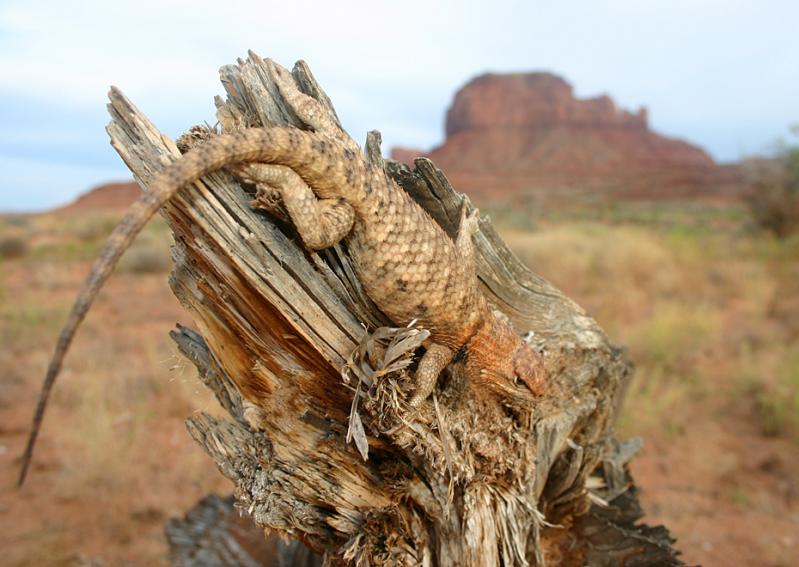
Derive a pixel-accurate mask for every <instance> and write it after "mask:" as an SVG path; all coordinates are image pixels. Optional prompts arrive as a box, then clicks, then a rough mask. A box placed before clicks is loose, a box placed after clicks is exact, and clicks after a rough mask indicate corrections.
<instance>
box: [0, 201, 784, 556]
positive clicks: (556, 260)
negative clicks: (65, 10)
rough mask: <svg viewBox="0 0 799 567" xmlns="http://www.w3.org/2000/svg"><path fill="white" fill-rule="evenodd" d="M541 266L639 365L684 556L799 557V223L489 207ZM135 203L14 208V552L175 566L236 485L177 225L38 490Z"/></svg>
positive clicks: (636, 208) (642, 458) (6, 340)
mask: <svg viewBox="0 0 799 567" xmlns="http://www.w3.org/2000/svg"><path fill="white" fill-rule="evenodd" d="M483 210H484V212H488V213H489V214H490V215H491V217H492V219H493V220H494V222H495V223H496V224H497V226H498V227H499V228H500V230H501V232H502V234H503V235H504V237H505V238H506V240H507V241H508V242H509V244H510V245H511V246H512V248H513V249H514V250H515V251H516V253H517V254H518V255H519V256H520V257H521V258H522V259H523V260H524V261H525V262H526V263H528V264H529V265H530V266H531V267H532V268H533V269H534V270H536V271H537V272H538V273H540V274H541V275H543V276H544V277H546V278H548V279H549V280H551V281H552V282H553V283H555V284H556V285H557V286H558V287H560V288H561V289H563V290H564V291H565V292H566V293H567V294H569V295H570V296H571V297H572V298H574V299H575V300H576V301H577V302H578V303H580V304H581V305H582V306H583V307H585V308H586V309H587V310H588V312H589V313H590V314H591V315H593V316H594V317H595V318H596V319H597V320H598V321H599V323H600V324H601V325H602V326H603V328H604V329H605V330H606V331H607V332H608V334H609V336H610V337H611V338H612V340H613V341H614V342H615V343H617V344H620V345H625V346H626V347H627V348H628V349H629V352H630V356H631V358H632V360H633V361H634V363H635V365H636V373H635V377H634V381H633V382H632V385H631V386H630V389H629V391H628V394H627V399H626V401H625V406H624V410H623V413H622V416H621V418H620V420H619V423H618V425H617V431H618V433H619V436H620V437H623V438H624V437H630V436H640V437H642V438H643V439H644V448H643V449H642V451H641V453H640V454H639V455H638V456H637V457H636V458H635V459H634V460H633V462H632V472H633V475H634V477H635V479H636V482H637V484H638V485H639V488H640V490H641V498H642V501H643V504H644V507H645V510H646V512H647V516H646V518H645V521H646V522H647V523H650V524H658V523H663V524H665V525H666V526H667V527H668V528H669V529H670V530H671V532H672V534H673V535H674V536H675V537H676V538H677V544H676V545H677V548H678V549H680V550H681V551H682V552H683V557H682V558H683V560H684V561H685V562H686V563H688V564H702V565H706V566H732V565H736V566H738V565H763V566H785V567H787V566H789V565H795V561H796V557H797V556H799V238H797V237H793V238H792V239H787V240H777V239H775V238H773V237H771V236H769V235H768V234H765V233H762V232H758V231H757V230H755V229H754V228H753V227H752V225H751V221H750V220H749V217H748V215H747V213H746V210H745V209H744V208H743V207H742V206H740V205H737V204H730V203H712V202H708V203H700V202H696V201H694V202H678V201H670V202H659V203H647V202H643V201H639V202H634V203H625V204H616V205H599V206H598V205H591V206H584V207H573V208H569V209H565V208H560V209H558V210H549V211H547V210H541V208H540V207H535V206H533V205H530V206H527V207H514V208H504V207H484V209H483ZM118 216H119V214H118V213H116V212H114V213H97V212H87V211H84V210H81V209H80V208H77V209H74V208H73V209H71V210H69V211H64V212H61V213H59V214H43V215H36V216H13V217H12V216H8V217H4V218H2V219H0V339H1V340H2V345H3V348H2V349H0V463H2V466H0V549H2V550H3V557H2V560H0V563H3V564H4V565H9V566H15V567H21V566H33V565H64V566H66V565H167V564H168V563H167V556H166V554H167V545H166V541H165V539H164V536H163V526H164V522H165V521H166V520H167V519H168V518H170V517H173V516H179V515H182V514H183V513H184V512H185V511H187V510H188V509H189V508H190V507H191V506H192V505H193V504H194V503H195V502H196V501H197V500H199V499H200V498H201V497H202V496H204V495H206V494H208V493H210V492H218V493H220V494H227V493H229V492H230V490H231V486H229V484H228V482H227V481H226V480H225V479H224V478H223V477H222V476H221V475H220V474H219V473H218V472H217V471H216V469H215V467H214V465H213V463H212V462H211V460H210V459H209V458H208V457H207V456H206V455H205V454H204V453H203V452H202V451H201V450H200V449H199V448H198V447H197V446H195V445H194V443H193V442H192V441H191V439H190V438H189V436H188V434H187V433H186V432H185V429H184V427H183V420H184V418H185V417H186V416H188V415H190V414H191V413H192V412H194V411H198V410H202V411H210V412H214V411H215V409H216V402H215V401H214V400H213V398H212V396H211V395H210V394H208V393H207V392H205V391H204V389H203V387H202V385H201V384H200V383H199V381H198V380H197V379H196V377H195V371H194V369H193V367H192V366H191V365H190V364H189V363H188V362H186V361H184V360H183V359H182V358H181V356H180V355H179V354H178V353H177V349H176V348H175V346H174V345H173V344H172V342H171V340H170V339H169V337H168V336H167V333H168V331H169V330H170V329H171V328H173V326H174V324H175V323H176V322H180V323H183V324H188V325H190V324H191V321H190V320H188V318H187V316H186V315H185V314H184V313H183V312H182V310H181V308H180V306H179V305H178V302H177V300H176V299H175V298H174V297H173V296H172V294H171V292H170V290H169V286H168V283H167V280H168V272H169V268H170V259H169V244H170V235H169V231H168V230H167V228H166V226H165V225H164V224H163V222H161V221H160V220H158V221H156V222H154V223H152V224H151V225H150V226H149V227H148V228H147V229H146V231H145V233H144V234H143V235H142V237H141V238H140V239H139V241H138V242H137V243H136V244H135V245H134V248H133V249H132V250H131V251H130V253H129V254H128V256H127V257H126V258H125V260H124V261H123V263H122V265H121V266H120V268H119V269H118V270H117V273H116V275H115V276H114V277H112V279H111V280H110V282H109V285H108V286H107V287H106V288H105V289H104V291H103V292H102V294H101V296H100V298H99V300H98V301H97V303H96V305H95V307H94V309H93V311H92V312H91V313H90V315H89V316H88V318H87V320H86V323H85V324H84V327H83V329H82V331H81V332H80V333H79V336H78V338H77V341H76V343H75V345H74V347H73V349H72V352H71V354H70V356H69V358H68V360H67V362H66V366H65V369H64V372H63V375H62V377H61V380H60V383H59V384H58V385H57V388H56V390H55V392H54V396H53V399H52V403H51V407H50V413H49V415H48V416H47V418H46V420H45V424H44V428H43V431H42V436H41V439H40V442H39V446H38V453H37V455H36V458H35V462H34V466H33V469H32V471H31V474H30V477H29V479H28V482H27V484H26V485H25V486H24V487H22V488H21V489H19V488H17V487H16V478H17V475H18V468H19V457H20V455H21V453H22V450H23V446H24V441H25V438H26V435H27V429H28V425H29V420H30V416H31V414H32V411H33V407H34V403H35V400H36V395H37V391H38V388H39V385H40V380H41V377H42V376H43V374H44V370H45V366H46V363H47V360H48V357H49V355H50V352H51V350H52V348H53V345H54V342H55V337H56V334H57V331H58V329H59V327H60V325H61V324H62V322H63V321H64V319H65V317H66V313H67V310H68V308H69V306H70V304H71V301H72V300H73V298H74V296H75V294H76V293H77V290H78V287H79V285H80V283H81V280H82V278H83V277H84V275H85V273H86V271H87V269H88V266H89V262H90V261H91V259H92V258H93V257H94V256H95V254H96V253H97V251H98V250H99V246H100V244H101V242H102V240H103V238H104V237H105V236H106V234H107V233H108V232H109V231H110V229H111V228H112V227H113V224H114V222H115V220H116V219H117V218H118Z"/></svg>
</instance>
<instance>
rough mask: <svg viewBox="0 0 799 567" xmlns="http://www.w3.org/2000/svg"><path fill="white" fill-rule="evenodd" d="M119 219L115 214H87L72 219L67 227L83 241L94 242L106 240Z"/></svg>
mask: <svg viewBox="0 0 799 567" xmlns="http://www.w3.org/2000/svg"><path fill="white" fill-rule="evenodd" d="M117 222H118V219H117V218H115V217H114V216H108V215H104V214H100V215H85V216H81V217H79V218H76V219H74V220H73V219H70V222H68V223H67V229H68V231H69V232H71V233H73V234H74V235H75V236H76V237H77V238H78V240H80V241H81V242H94V241H97V240H105V238H106V237H108V235H109V234H111V231H112V230H114V227H115V226H116V224H117Z"/></svg>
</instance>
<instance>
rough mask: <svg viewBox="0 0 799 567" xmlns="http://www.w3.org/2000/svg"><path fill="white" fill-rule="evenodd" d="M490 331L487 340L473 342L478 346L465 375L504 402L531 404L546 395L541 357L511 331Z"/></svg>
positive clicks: (481, 339)
mask: <svg viewBox="0 0 799 567" xmlns="http://www.w3.org/2000/svg"><path fill="white" fill-rule="evenodd" d="M493 331H494V332H493V333H492V334H491V336H490V337H488V338H482V337H481V338H478V337H475V338H474V339H473V340H472V343H475V339H477V342H478V344H474V347H475V348H474V349H473V350H472V351H471V352H470V354H469V358H468V359H467V363H466V364H467V372H468V374H470V375H471V376H474V377H476V378H477V381H478V382H479V383H481V384H482V385H483V386H486V387H488V389H489V390H491V391H492V392H493V393H494V394H497V395H499V396H500V397H501V398H503V399H506V400H510V401H514V402H522V403H534V402H535V401H536V400H538V399H540V397H541V396H542V395H543V394H544V392H545V383H546V375H545V369H544V365H543V361H542V359H541V355H540V354H538V353H537V352H536V351H535V350H534V349H533V348H532V347H531V346H530V345H528V344H527V343H525V342H524V341H523V340H522V339H521V338H520V337H519V336H518V335H516V334H515V333H513V331H512V330H510V329H508V330H507V332H505V331H504V329H503V330H498V329H494V330H493Z"/></svg>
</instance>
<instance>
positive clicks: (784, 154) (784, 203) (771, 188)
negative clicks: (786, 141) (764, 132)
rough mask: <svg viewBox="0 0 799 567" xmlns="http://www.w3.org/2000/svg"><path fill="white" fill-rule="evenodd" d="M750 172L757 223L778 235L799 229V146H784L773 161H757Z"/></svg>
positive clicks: (752, 207) (749, 196)
mask: <svg viewBox="0 0 799 567" xmlns="http://www.w3.org/2000/svg"><path fill="white" fill-rule="evenodd" d="M797 132H799V131H797V130H795V133H797ZM749 173H750V176H751V178H752V189H751V190H750V191H749V193H748V194H747V196H746V200H747V203H748V204H749V209H750V211H751V213H752V218H753V219H754V221H755V223H757V224H758V225H759V226H761V227H762V228H764V229H766V230H768V231H770V232H772V233H774V235H775V236H777V237H778V238H785V237H787V236H789V235H790V234H793V233H794V232H797V231H799V146H784V147H783V148H782V149H781V150H780V151H779V152H778V155H777V157H776V158H775V159H774V160H773V161H767V162H760V163H757V164H753V165H752V167H751V168H750V172H749Z"/></svg>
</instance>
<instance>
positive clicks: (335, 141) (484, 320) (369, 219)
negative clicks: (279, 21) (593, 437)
mask: <svg viewBox="0 0 799 567" xmlns="http://www.w3.org/2000/svg"><path fill="white" fill-rule="evenodd" d="M273 69H275V71H276V82H277V84H278V86H279V88H280V92H281V95H282V96H283V97H284V98H285V99H286V100H287V101H289V103H290V104H291V105H292V107H293V108H294V109H295V111H296V113H297V115H298V117H299V118H300V119H301V120H302V121H303V122H304V123H305V124H306V125H307V126H308V128H309V129H308V130H300V129H298V128H290V127H281V128H250V129H245V130H241V131H239V132H236V133H233V134H225V135H220V136H216V137H212V138H211V139H209V140H208V141H206V142H204V143H202V144H200V145H199V146H196V147H194V148H193V149H191V150H189V151H188V152H186V153H185V154H184V155H183V156H182V157H181V158H180V159H178V160H177V161H175V162H174V163H172V164H171V165H169V166H168V167H166V168H165V169H164V170H163V171H162V172H161V173H160V174H159V175H158V177H157V178H156V179H155V180H154V181H153V182H152V184H151V185H150V188H149V190H148V191H147V192H145V193H144V194H143V195H142V196H141V198H140V199H139V200H138V201H137V202H135V203H134V204H133V205H132V206H131V207H130V209H129V210H128V211H127V213H126V214H125V216H124V218H123V219H122V221H121V222H120V223H119V225H117V227H116V228H115V229H114V231H113V233H112V234H111V236H110V237H109V238H108V241H107V242H106V243H105V246H104V248H103V250H102V252H101V254H100V257H99V258H98V259H97V260H96V261H95V263H94V265H93V266H92V268H91V272H90V273H89V275H88V277H87V279H86V282H85V283H84V286H83V288H82V290H81V291H80V294H79V295H78V297H77V299H76V301H75V304H74V306H73V308H72V311H71V312H70V315H69V318H68V320H67V322H66V324H65V326H64V328H63V329H62V331H61V334H60V336H59V339H58V343H57V346H56V349H55V353H54V355H53V357H52V359H51V361H50V365H49V367H48V369H47V375H46V377H45V380H44V385H43V387H42V391H41V394H40V397H39V400H38V405H37V407H36V412H35V414H34V418H33V427H32V430H31V434H30V438H29V440H28V445H27V448H26V452H25V455H24V456H23V466H22V472H21V475H20V483H22V482H23V480H24V478H25V475H26V472H27V469H28V465H29V463H30V458H31V455H32V451H33V446H34V444H35V441H36V437H37V435H38V432H39V428H40V425H41V421H42V417H43V415H44V410H45V407H46V403H47V399H48V396H49V394H50V391H51V389H52V386H53V383H54V381H55V378H56V376H57V375H58V373H59V370H60V368H61V364H62V362H63V360H64V356H65V354H66V352H67V349H68V348H69V345H70V343H71V341H72V338H73V336H74V335H75V332H76V330H77V328H78V326H79V325H80V323H81V321H82V320H83V318H84V317H85V315H86V313H87V312H88V310H89V307H90V306H91V304H92V301H93V300H94V298H95V297H96V296H97V293H98V291H99V290H100V288H101V287H102V285H103V283H104V282H105V280H106V279H107V278H108V276H109V274H110V273H111V271H112V269H113V268H114V266H115V265H116V263H117V261H118V260H119V258H120V257H121V256H122V254H123V253H124V252H125V250H126V249H127V248H128V246H129V245H130V243H131V242H132V240H133V239H134V237H135V236H136V235H137V234H138V233H139V231H141V229H142V228H143V227H144V225H145V224H146V223H147V221H148V220H149V219H150V218H151V217H152V216H153V215H154V214H155V213H156V212H157V211H158V210H159V209H160V208H161V206H162V205H164V204H165V203H166V202H167V201H168V200H169V199H170V198H171V197H172V196H173V195H174V194H175V192H176V191H177V190H178V189H180V188H182V187H184V186H186V185H187V184H189V183H192V182H194V181H196V180H198V179H199V178H200V177H202V176H203V175H205V174H207V173H210V172H213V171H215V170H218V169H220V168H223V167H227V168H228V169H229V170H230V171H232V172H233V173H234V174H235V175H237V176H239V177H240V178H241V179H243V180H245V181H248V182H250V183H254V184H256V185H259V186H261V187H262V188H265V189H267V190H269V191H271V192H277V193H278V194H279V195H280V197H281V198H282V201H283V204H284V206H285V209H286V210H287V211H288V213H289V216H290V217H291V219H292V221H293V223H294V225H295V227H296V230H297V232H298V234H299V235H300V237H301V238H302V240H303V242H304V244H305V245H306V246H307V247H308V248H309V249H311V250H318V249H322V248H326V247H329V246H332V245H333V244H335V243H336V242H338V241H339V240H341V239H345V240H346V242H347V246H348V250H349V253H350V255H351V256H352V260H353V263H354V266H355V268H356V272H357V275H358V277H359V279H360V281H361V283H362V285H363V287H364V289H365V290H366V292H367V294H368V295H369V296H370V297H371V299H372V300H373V301H374V302H375V304H376V305H377V306H378V307H379V308H380V309H381V310H382V311H383V312H384V313H385V314H386V315H387V316H388V317H389V318H390V319H391V320H393V321H394V322H395V323H397V324H399V325H405V324H408V323H409V322H410V321H412V320H414V319H415V320H417V321H418V325H419V327H422V328H425V329H428V330H429V331H430V339H431V341H430V344H429V346H428V347H427V349H426V352H425V353H424V355H423V356H422V358H421V360H420V361H419V365H418V369H417V371H416V375H415V381H416V390H415V392H414V394H413V396H412V398H411V400H410V405H411V406H418V405H420V404H421V403H422V402H423V401H424V400H425V399H426V398H427V397H428V396H429V394H430V393H431V392H432V390H433V389H434V387H435V384H436V379H437V378H438V375H439V374H440V372H441V371H442V370H443V369H444V368H445V367H446V366H447V365H448V364H449V363H450V362H451V361H452V360H453V358H455V357H456V354H457V355H458V356H457V358H458V359H462V360H463V361H464V364H465V372H466V376H467V379H468V380H470V381H473V382H475V383H479V384H481V385H484V386H485V387H487V388H488V389H489V390H490V391H493V392H495V393H497V394H498V395H500V396H503V397H505V398H508V399H510V400H512V401H514V402H515V403H519V402H521V403H532V402H534V400H535V399H536V397H537V396H538V395H540V394H541V393H542V388H543V385H544V374H543V370H542V369H543V366H542V364H541V358H540V356H539V355H538V354H537V353H536V352H535V351H534V350H533V349H532V348H531V347H530V346H529V345H527V344H526V343H525V342H524V341H523V340H522V339H521V338H520V337H519V335H517V334H516V333H515V332H514V330H513V329H512V328H511V327H510V324H509V323H508V322H507V321H506V320H505V319H503V318H501V317H499V316H497V314H495V313H494V312H493V311H492V309H491V307H490V305H489V303H488V301H487V300H486V298H485V297H484V296H483V294H482V292H481V291H480V289H479V284H478V279H477V275H476V269H475V260H474V250H473V247H472V235H473V234H474V232H475V231H476V230H477V222H478V218H477V213H476V211H475V212H473V213H472V214H469V215H467V214H465V211H466V207H465V206H464V208H463V211H464V214H463V215H462V219H461V226H460V228H459V234H458V236H457V238H456V240H454V241H453V239H452V238H450V237H449V235H447V233H446V232H445V231H444V230H443V229H442V228H441V227H440V226H439V225H438V224H437V223H436V222H435V221H434V220H433V219H432V218H431V217H430V216H429V215H428V214H427V213H426V212H425V211H424V210H423V209H422V208H421V207H420V206H419V205H418V204H417V203H416V202H415V201H413V199H411V197H410V196H409V195H408V194H407V193H406V192H405V191H404V190H403V189H401V188H400V187H399V186H398V185H397V184H396V183H395V182H394V181H393V180H392V179H391V178H390V177H389V176H388V175H387V174H386V173H385V171H384V170H383V168H382V167H380V166H378V165H375V164H373V163H372V162H371V161H370V160H368V159H366V157H365V156H364V154H363V153H362V152H361V150H360V148H359V147H358V146H357V144H356V143H355V142H354V141H353V140H352V139H351V138H349V137H348V136H347V135H346V134H344V133H343V132H342V131H341V130H340V129H339V128H338V126H337V125H336V124H334V123H333V121H332V119H331V118H330V117H329V115H328V113H327V111H326V110H325V109H324V108H323V107H322V106H321V105H320V104H319V103H318V102H317V101H316V100H314V99H313V98H311V97H309V96H307V95H305V94H303V93H302V92H300V91H299V90H298V89H297V87H296V85H295V83H294V82H293V80H292V78H291V75H290V74H289V73H288V71H285V70H283V69H282V68H280V67H277V66H274V67H273Z"/></svg>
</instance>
